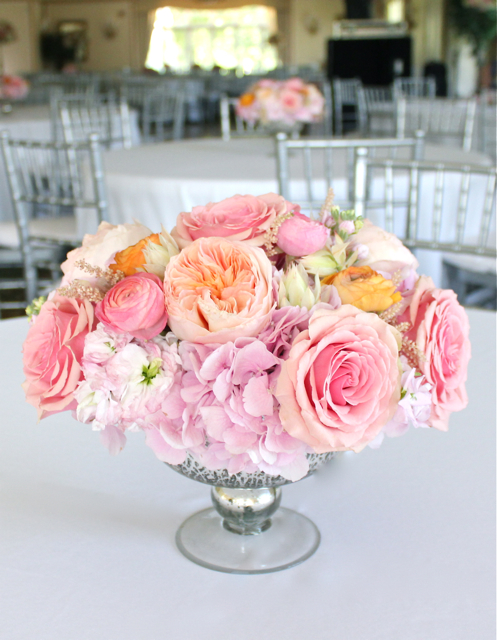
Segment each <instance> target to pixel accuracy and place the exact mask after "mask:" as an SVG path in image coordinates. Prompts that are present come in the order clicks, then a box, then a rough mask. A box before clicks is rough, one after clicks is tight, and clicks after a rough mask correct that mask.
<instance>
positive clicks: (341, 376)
mask: <svg viewBox="0 0 497 640" xmlns="http://www.w3.org/2000/svg"><path fill="white" fill-rule="evenodd" d="M399 343H400V336H399V334H398V332H397V331H396V330H395V329H393V328H392V327H391V326H389V325H388V324H386V323H385V322H383V320H381V319H380V318H379V317H378V316H377V315H376V314H374V313H366V312H364V311H360V310H359V309H356V308H355V307H353V306H351V305H342V306H341V307H340V308H339V309H336V310H334V311H330V310H326V309H318V310H317V311H316V312H315V313H314V314H313V315H312V316H311V319H310V321H309V330H308V331H304V332H303V333H301V334H300V335H299V336H297V338H296V339H295V340H294V342H293V346H292V349H291V351H290V354H289V357H288V359H287V360H286V361H285V362H283V364H282V368H281V373H280V376H279V379H278V385H277V388H276V393H275V395H276V398H277V399H278V401H279V402H280V404H281V409H280V418H281V422H282V423H283V426H284V428H285V429H286V431H288V433H289V434H290V435H292V436H294V437H295V438H298V439H299V440H302V441H303V442H306V443H307V444H309V445H310V446H311V447H313V449H314V450H315V451H316V452H317V453H324V452H326V451H346V450H349V449H352V450H353V451H360V450H361V449H362V448H363V447H364V446H365V445H366V444H368V442H370V441H371V440H373V439H374V438H375V437H376V435H377V434H378V433H379V432H380V430H381V429H382V427H383V426H384V425H385V424H386V423H387V422H388V421H389V420H390V418H391V417H392V416H393V415H394V413H395V410H396V408H397V404H398V402H399V399H400V371H399V366H398V355H399Z"/></svg>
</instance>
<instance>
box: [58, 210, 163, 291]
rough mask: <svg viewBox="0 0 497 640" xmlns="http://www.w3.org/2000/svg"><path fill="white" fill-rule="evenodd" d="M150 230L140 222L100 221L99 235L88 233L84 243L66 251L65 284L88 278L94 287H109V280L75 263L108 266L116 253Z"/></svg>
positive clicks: (63, 269)
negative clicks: (80, 261) (115, 222)
mask: <svg viewBox="0 0 497 640" xmlns="http://www.w3.org/2000/svg"><path fill="white" fill-rule="evenodd" d="M151 233H152V232H151V231H150V229H148V227H145V226H143V225H142V224H139V223H134V224H118V225H114V224H109V223H108V222H101V223H100V225H99V227H98V231H97V233H96V234H94V235H90V234H86V235H85V237H84V238H83V244H82V246H81V247H78V248H77V249H73V250H72V251H69V253H68V254H67V260H66V261H65V262H63V263H62V264H61V267H60V268H61V269H62V273H63V274H64V277H63V279H62V285H63V286H64V285H67V284H69V283H70V282H72V281H73V280H86V281H87V282H89V283H90V284H91V285H92V286H96V287H100V288H102V289H103V290H106V289H108V288H109V285H108V283H107V282H105V281H103V280H102V279H99V278H95V277H93V276H91V275H90V274H89V273H87V272H86V271H82V270H81V269H79V268H78V267H76V262H77V261H78V260H86V262H88V263H89V264H91V265H92V266H93V267H100V268H101V269H107V267H108V266H109V265H110V264H111V263H112V262H113V261H114V256H115V255H116V253H117V252H118V251H123V250H124V249H127V248H128V247H130V246H131V245H135V244H136V243H137V242H139V241H140V240H143V238H146V237H147V236H149V235H150V234H151Z"/></svg>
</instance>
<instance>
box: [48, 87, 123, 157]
mask: <svg viewBox="0 0 497 640" xmlns="http://www.w3.org/2000/svg"><path fill="white" fill-rule="evenodd" d="M58 104H59V113H60V120H61V123H62V131H63V134H64V141H65V142H66V143H68V144H72V143H74V142H83V141H85V140H87V139H88V136H89V135H90V134H92V133H97V134H98V136H99V139H100V142H101V144H102V145H103V146H104V147H105V148H107V149H110V148H112V149H116V148H120V147H123V148H125V149H129V148H130V147H131V146H132V145H133V141H132V134H131V120H130V113H129V107H128V103H127V102H126V100H124V99H120V100H119V102H116V100H115V99H114V98H113V97H112V96H110V97H109V99H108V100H106V101H104V100H101V99H99V100H95V101H88V100H86V99H83V100H78V99H76V100H61V101H60V102H59V103H58Z"/></svg>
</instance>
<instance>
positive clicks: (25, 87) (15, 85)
mask: <svg viewBox="0 0 497 640" xmlns="http://www.w3.org/2000/svg"><path fill="white" fill-rule="evenodd" d="M28 93H29V84H28V83H27V81H26V80H25V79H24V78H22V77H21V76H14V75H3V76H0V100H6V101H9V100H23V99H24V98H25V97H26V96H27V95H28Z"/></svg>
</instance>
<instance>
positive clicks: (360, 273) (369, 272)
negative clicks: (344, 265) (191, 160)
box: [321, 267, 402, 313]
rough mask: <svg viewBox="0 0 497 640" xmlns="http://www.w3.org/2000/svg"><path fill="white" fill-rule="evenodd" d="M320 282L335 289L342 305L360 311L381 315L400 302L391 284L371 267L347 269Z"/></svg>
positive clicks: (399, 297)
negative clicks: (351, 306)
mask: <svg viewBox="0 0 497 640" xmlns="http://www.w3.org/2000/svg"><path fill="white" fill-rule="evenodd" d="M321 282H322V283H323V284H333V285H334V286H335V287H336V289H337V291H338V295H339V296H340V300H341V301H342V304H351V305H353V306H354V307H357V308H358V309H361V311H375V312H377V313H381V312H382V311H385V310H386V309H388V308H389V307H391V306H392V305H393V304H395V303H396V302H400V301H401V300H402V296H401V294H400V293H399V292H398V291H395V288H396V287H395V285H394V284H393V282H392V281H391V280H387V279H386V278H384V277H383V276H382V275H380V274H379V273H377V272H376V271H373V269H371V267H349V268H348V269H344V270H343V271H339V272H338V273H333V274H332V275H330V276H326V278H324V279H323V280H322V281H321Z"/></svg>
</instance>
